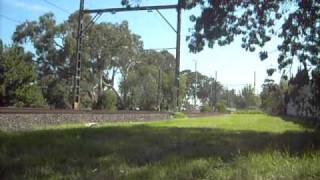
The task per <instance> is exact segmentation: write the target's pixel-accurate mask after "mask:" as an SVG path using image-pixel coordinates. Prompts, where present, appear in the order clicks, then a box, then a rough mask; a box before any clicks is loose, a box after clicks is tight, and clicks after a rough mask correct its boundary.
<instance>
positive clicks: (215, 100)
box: [214, 71, 218, 109]
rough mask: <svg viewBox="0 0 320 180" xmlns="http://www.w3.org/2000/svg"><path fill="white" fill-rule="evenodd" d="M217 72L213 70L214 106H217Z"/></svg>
mask: <svg viewBox="0 0 320 180" xmlns="http://www.w3.org/2000/svg"><path fill="white" fill-rule="evenodd" d="M217 74H218V72H217V71H215V78H214V81H215V83H214V108H215V109H216V108H217V78H218V75H217Z"/></svg>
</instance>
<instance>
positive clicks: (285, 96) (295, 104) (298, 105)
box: [260, 67, 320, 120]
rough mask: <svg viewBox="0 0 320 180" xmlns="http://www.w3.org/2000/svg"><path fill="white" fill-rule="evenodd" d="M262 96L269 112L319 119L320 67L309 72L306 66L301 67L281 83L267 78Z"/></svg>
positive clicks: (264, 107) (265, 107)
mask: <svg viewBox="0 0 320 180" xmlns="http://www.w3.org/2000/svg"><path fill="white" fill-rule="evenodd" d="M270 74H271V73H270ZM260 96H261V107H262V108H263V109H264V110H265V111H266V112H268V113H271V114H276V115H292V116H300V117H308V118H314V119H318V120H319V118H320V73H319V69H317V68H315V69H314V70H312V71H311V72H309V71H308V69H307V68H306V67H300V68H299V69H298V71H297V73H296V74H295V75H294V76H291V77H290V78H287V77H286V76H284V77H283V78H282V79H281V81H280V82H279V83H275V82H274V81H273V80H270V79H267V80H266V81H265V83H264V84H263V90H262V92H261V95H260Z"/></svg>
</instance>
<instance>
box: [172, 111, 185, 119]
mask: <svg viewBox="0 0 320 180" xmlns="http://www.w3.org/2000/svg"><path fill="white" fill-rule="evenodd" d="M186 117H187V115H186V114H184V113H183V112H175V113H174V114H173V118H186Z"/></svg>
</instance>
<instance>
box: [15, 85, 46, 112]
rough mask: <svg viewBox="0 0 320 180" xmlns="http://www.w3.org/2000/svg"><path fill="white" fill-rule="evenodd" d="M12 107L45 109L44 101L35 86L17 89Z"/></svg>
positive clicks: (39, 90) (40, 92)
mask: <svg viewBox="0 0 320 180" xmlns="http://www.w3.org/2000/svg"><path fill="white" fill-rule="evenodd" d="M14 95H15V100H14V105H15V106H17V107H23V106H24V107H45V106H47V103H46V101H45V100H44V98H43V95H42V91H41V89H40V88H39V86H37V85H28V86H22V87H19V88H18V89H17V90H16V91H15V92H14Z"/></svg>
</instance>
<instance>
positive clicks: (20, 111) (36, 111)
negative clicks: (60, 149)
mask: <svg viewBox="0 0 320 180" xmlns="http://www.w3.org/2000/svg"><path fill="white" fill-rule="evenodd" d="M168 113H169V112H159V111H132V110H120V111H105V110H72V109H50V108H11V107H0V114H168Z"/></svg>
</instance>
